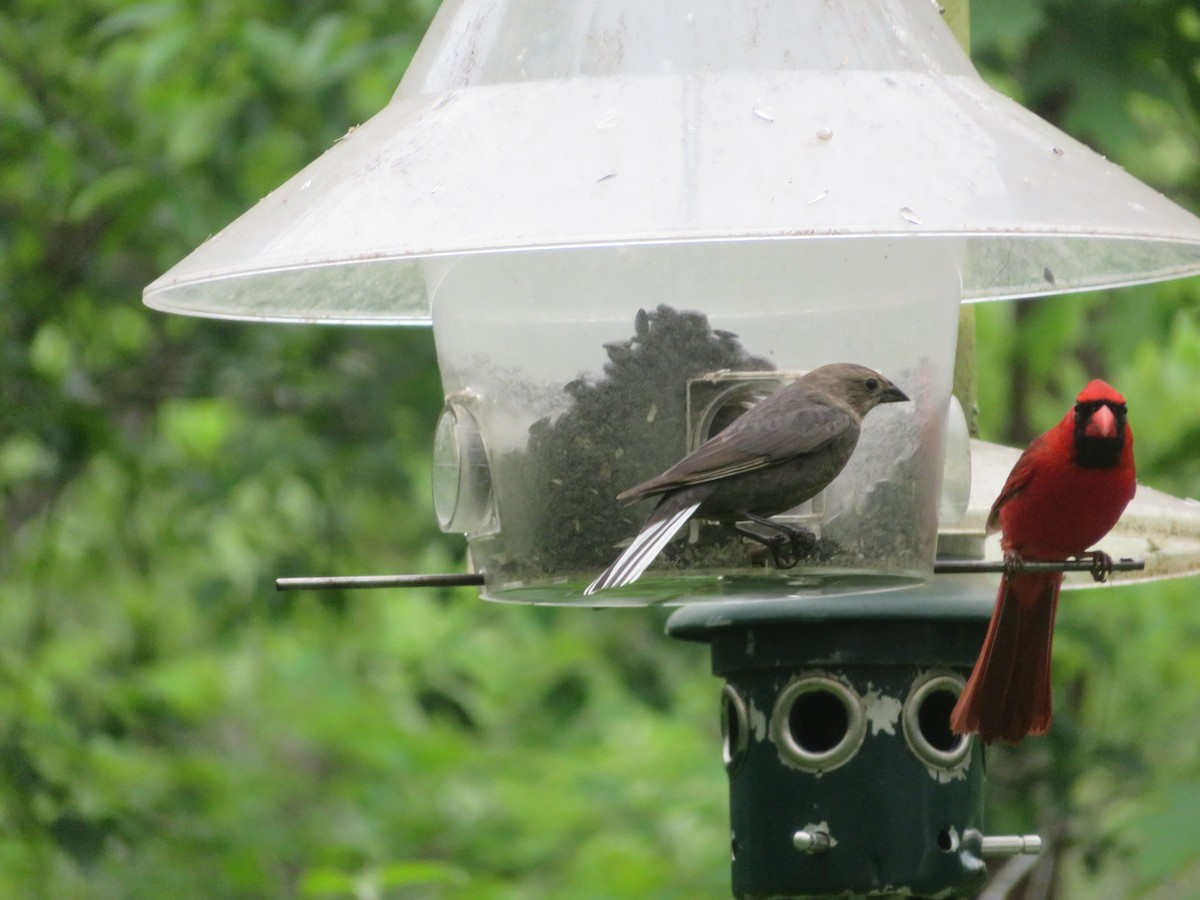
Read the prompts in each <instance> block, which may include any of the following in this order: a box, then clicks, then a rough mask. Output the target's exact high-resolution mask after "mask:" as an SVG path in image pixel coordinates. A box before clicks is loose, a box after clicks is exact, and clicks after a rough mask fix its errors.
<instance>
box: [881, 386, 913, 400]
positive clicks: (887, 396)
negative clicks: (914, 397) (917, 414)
mask: <svg viewBox="0 0 1200 900" xmlns="http://www.w3.org/2000/svg"><path fill="white" fill-rule="evenodd" d="M906 400H908V394H906V393H904V391H902V390H900V388H898V387H896V386H895V385H894V384H893V385H889V386H888V387H887V388H886V389H885V390H884V392H883V393H882V394H880V395H879V402H880V403H903V402H904V401H906Z"/></svg>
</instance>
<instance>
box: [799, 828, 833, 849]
mask: <svg viewBox="0 0 1200 900" xmlns="http://www.w3.org/2000/svg"><path fill="white" fill-rule="evenodd" d="M836 843H837V841H835V840H834V839H833V836H832V835H830V833H829V826H828V825H827V824H825V823H824V822H822V823H821V824H819V825H805V826H804V828H802V829H801V830H800V831H797V832H796V833H795V834H794V835H792V844H793V845H794V846H795V848H796V849H797V850H800V851H802V852H804V853H824V852H825V851H826V850H828V849H829V848H830V847H832V846H833V845H834V844H836Z"/></svg>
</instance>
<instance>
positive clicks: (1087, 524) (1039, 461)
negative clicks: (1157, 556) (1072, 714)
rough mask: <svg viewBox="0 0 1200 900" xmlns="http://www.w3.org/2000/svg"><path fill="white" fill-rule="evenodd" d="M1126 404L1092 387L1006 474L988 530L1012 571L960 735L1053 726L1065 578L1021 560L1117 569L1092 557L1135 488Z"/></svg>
mask: <svg viewBox="0 0 1200 900" xmlns="http://www.w3.org/2000/svg"><path fill="white" fill-rule="evenodd" d="M1125 412H1126V410H1125V398H1124V397H1122V396H1121V395H1120V394H1118V393H1117V392H1116V391H1115V390H1113V389H1112V387H1110V386H1109V385H1107V384H1105V383H1104V382H1103V381H1099V380H1097V381H1093V382H1091V383H1089V384H1088V386H1087V387H1085V388H1084V389H1083V390H1082V391H1081V392H1080V394H1079V396H1078V397H1076V398H1075V405H1074V406H1073V407H1072V408H1071V409H1070V410H1069V411H1068V412H1067V414H1066V415H1065V416H1064V417H1063V419H1062V421H1061V422H1059V423H1058V424H1057V425H1056V426H1054V427H1053V428H1051V429H1050V430H1049V431H1047V432H1046V433H1045V434H1043V435H1041V436H1040V437H1037V438H1035V439H1034V441H1033V443H1031V444H1030V445H1029V447H1028V448H1027V449H1026V450H1025V452H1024V453H1022V454H1021V458H1020V459H1018V460H1017V464H1016V465H1015V466H1013V470H1012V472H1011V473H1009V476H1008V480H1007V481H1006V482H1005V483H1004V487H1003V489H1002V490H1001V491H1000V496H999V497H997V498H996V502H995V503H993V504H992V510H991V513H990V514H989V516H988V521H987V530H988V532H993V531H997V530H999V531H1001V532H1002V536H1001V541H1000V546H1001V547H1002V548H1003V550H1004V553H1005V559H1006V561H1007V562H1008V563H1009V567H1010V568H1011V569H1012V572H1011V574H1006V575H1004V576H1003V577H1001V579H1000V591H999V593H998V594H997V595H996V607H995V611H994V612H993V613H992V620H991V622H990V623H989V625H988V631H987V637H985V638H984V642H983V649H982V650H980V652H979V659H978V661H977V662H976V663H975V669H974V670H973V671H972V672H971V678H970V680H969V681H967V686H966V687H965V688H963V692H962V696H960V697H959V698H958V703H957V704H956V705H955V707H954V711H953V712H952V713H951V715H950V727H951V729H953V731H954V732H955V734H969V733H971V732H978V733H979V736H980V737H981V738H983V740H985V741H991V740H994V739H996V738H999V739H1000V740H1003V741H1007V742H1008V743H1012V744H1015V743H1017V742H1018V741H1020V740H1021V739H1022V738H1023V737H1025V735H1027V734H1045V733H1046V732H1047V731H1048V730H1049V728H1050V650H1051V645H1052V642H1053V638H1054V614H1055V611H1056V609H1057V607H1058V591H1059V588H1060V587H1062V580H1063V576H1062V572H1021V571H1020V561H1021V560H1022V559H1031V560H1044V561H1055V560H1065V559H1067V558H1069V557H1074V556H1090V557H1091V558H1092V560H1093V574H1095V575H1096V576H1097V578H1101V577H1103V575H1104V574H1105V573H1106V569H1107V570H1111V567H1112V562H1111V560H1109V558H1108V557H1107V556H1105V554H1103V553H1100V552H1099V551H1095V550H1093V551H1091V552H1088V548H1090V547H1092V546H1093V545H1094V544H1095V543H1096V542H1097V541H1098V540H1100V539H1101V538H1102V537H1104V535H1106V534H1108V532H1109V530H1110V529H1111V528H1112V527H1113V525H1115V524H1116V523H1117V520H1118V519H1119V518H1120V517H1121V513H1122V512H1124V510H1125V507H1126V505H1127V504H1128V503H1129V501H1130V500H1132V499H1133V494H1134V491H1136V490H1137V481H1136V476H1135V472H1134V463H1133V429H1132V428H1130V426H1129V422H1128V421H1127V420H1126V417H1125Z"/></svg>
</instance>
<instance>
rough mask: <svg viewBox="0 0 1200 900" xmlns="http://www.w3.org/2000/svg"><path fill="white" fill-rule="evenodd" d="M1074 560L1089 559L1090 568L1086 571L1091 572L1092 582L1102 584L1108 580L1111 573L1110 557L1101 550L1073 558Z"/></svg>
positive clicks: (1111, 561)
mask: <svg viewBox="0 0 1200 900" xmlns="http://www.w3.org/2000/svg"><path fill="white" fill-rule="evenodd" d="M1075 558H1076V559H1090V560H1091V561H1092V567H1091V569H1089V570H1088V571H1089V572H1091V575H1092V580H1093V581H1095V582H1096V583H1097V584H1103V583H1104V582H1105V581H1107V580H1108V576H1109V575H1111V574H1112V573H1113V560H1112V557H1111V556H1109V555H1108V554H1107V553H1105V552H1104V551H1103V550H1092V551H1091V552H1089V553H1084V554H1083V555H1082V556H1077V557H1075Z"/></svg>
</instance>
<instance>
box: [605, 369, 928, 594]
mask: <svg viewBox="0 0 1200 900" xmlns="http://www.w3.org/2000/svg"><path fill="white" fill-rule="evenodd" d="M907 399H908V397H907V396H905V394H904V392H903V391H901V390H900V389H899V388H897V387H896V386H895V385H894V384H892V383H891V382H890V381H888V379H886V378H884V377H883V376H882V375H880V374H879V373H878V372H875V371H873V370H872V369H868V368H866V367H865V366H859V365H854V364H853V363H834V364H832V365H828V366H821V367H820V368H818V369H813V370H812V371H811V372H809V373H807V374H806V375H803V376H802V377H800V378H798V379H797V380H796V381H794V382H792V383H791V384H788V385H785V386H784V387H781V388H780V389H779V390H777V391H775V392H774V393H773V394H771V395H770V396H768V397H766V398H765V399H763V400H761V401H759V402H758V403H756V404H755V405H754V406H752V407H751V408H750V409H749V410H747V411H746V413H745V414H744V415H742V416H740V417H739V418H738V419H736V420H734V422H733V423H732V424H730V425H729V426H728V427H727V428H725V429H724V430H723V431H721V432H720V433H719V434H717V435H715V436H714V437H712V438H710V439H709V440H708V441H706V442H705V443H703V444H701V445H700V446H699V447H697V448H696V449H695V450H694V451H693V452H691V453H689V454H688V455H687V456H685V457H684V458H683V459H681V460H680V461H679V462H677V463H676V464H675V465H673V466H671V468H669V469H667V470H666V471H665V472H663V473H662V474H661V475H659V476H658V477H656V478H651V479H650V480H649V481H646V482H643V483H642V484H639V485H638V486H637V487H633V488H630V489H629V490H627V491H625V492H623V493H621V494H619V495H618V496H617V499H618V500H622V501H628V500H638V499H641V498H642V497H652V496H655V495H661V499H660V500H659V501H658V505H657V506H656V507H654V510H653V511H652V512H651V513H650V515H649V516H648V517H647V519H646V521H645V523H644V524H643V525H642V529H641V531H639V532H638V534H637V537H635V538H634V539H633V542H632V543H631V544H630V545H629V546H628V547H627V548H626V549H625V551H624V552H623V553H622V554H621V555H620V556H619V557H618V558H617V560H616V562H614V563H613V564H612V565H611V566H609V567H608V568H607V569H605V570H604V571H603V572H602V573H600V575H599V577H597V578H596V580H595V581H593V582H592V583H591V584H590V585H588V587H587V589H586V590H585V591H584V594H585V595H589V594H594V593H596V592H597V591H602V590H604V589H606V588H613V587H623V586H624V585H627V584H632V583H633V582H634V581H636V580H637V579H638V578H639V577H641V574H642V573H643V572H644V571H645V570H646V567H647V566H649V565H650V563H651V562H653V561H654V559H655V557H657V556H658V554H659V553H660V552H661V551H662V549H663V547H665V546H666V544H667V542H668V541H670V540H671V538H672V537H674V536H675V534H676V533H677V532H678V531H679V529H680V528H682V527H683V525H684V524H685V523H686V522H687V521H688V520H689V519H690V518H692V516H699V517H701V518H705V519H716V520H719V521H724V522H738V521H750V522H755V523H757V524H758V525H760V526H762V527H764V528H767V529H769V530H772V531H774V532H776V534H777V536H778V534H780V533H783V534H787V535H790V536H792V537H793V538H794V537H795V534H794V531H793V530H791V529H788V528H785V527H783V526H781V525H780V524H779V523H774V522H771V521H770V518H769V517H770V516H774V515H778V514H779V513H781V512H784V511H785V510H788V509H791V508H792V507H794V506H798V505H799V504H801V503H803V502H804V501H805V500H808V499H809V498H810V497H813V496H814V495H816V494H817V493H819V492H820V491H822V490H824V488H825V487H826V485H828V484H829V483H830V482H831V481H833V479H834V478H836V477H837V475H838V473H839V472H841V471H842V469H843V468H844V467H845V465H846V463H847V462H848V461H849V460H850V456H851V454H852V453H854V448H855V446H857V444H858V434H859V429H860V426H861V423H862V417H863V416H865V415H866V414H867V413H868V412H870V411H871V410H872V409H874V408H875V407H876V406H878V405H879V404H880V403H896V402H899V401H902V400H907ZM760 540H761V538H760ZM763 542H764V543H767V544H768V546H770V547H772V553H775V549H774V546H773V544H772V543H770V542H768V541H763ZM776 559H777V560H778V556H776Z"/></svg>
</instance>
